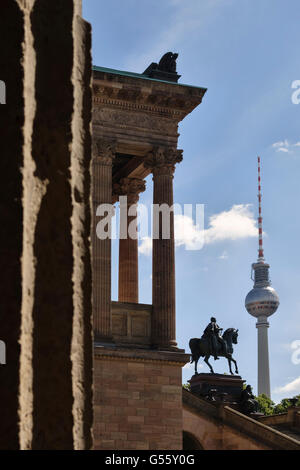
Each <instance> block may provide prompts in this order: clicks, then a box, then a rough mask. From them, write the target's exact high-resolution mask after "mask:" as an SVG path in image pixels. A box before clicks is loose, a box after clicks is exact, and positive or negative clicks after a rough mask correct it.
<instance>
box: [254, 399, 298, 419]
mask: <svg viewBox="0 0 300 470" xmlns="http://www.w3.org/2000/svg"><path fill="white" fill-rule="evenodd" d="M295 398H298V402H297V404H296V406H300V395H297V396H296V397H295ZM256 400H257V401H258V411H259V412H260V413H263V414H264V415H266V416H270V415H273V414H279V413H286V412H287V410H288V408H290V406H291V402H290V400H289V399H288V398H283V400H281V402H280V403H278V404H277V405H275V403H274V402H273V401H272V400H271V399H270V398H268V397H267V396H266V395H264V394H262V395H259V396H258V397H257V398H256Z"/></svg>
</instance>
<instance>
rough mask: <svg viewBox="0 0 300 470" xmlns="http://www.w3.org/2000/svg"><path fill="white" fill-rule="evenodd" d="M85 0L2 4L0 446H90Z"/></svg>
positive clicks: (25, 0) (88, 70) (87, 40)
mask: <svg viewBox="0 0 300 470" xmlns="http://www.w3.org/2000/svg"><path fill="white" fill-rule="evenodd" d="M80 4H81V2H80V1H77V0H56V1H55V2H49V0H23V1H22V0H19V1H17V0H15V1H13V0H10V1H9V0H4V9H3V4H2V5H1V20H0V22H1V23H0V40H1V44H6V45H7V50H5V54H4V55H3V56H2V55H1V62H2V63H0V65H1V67H0V73H2V74H3V75H2V76H0V79H1V80H4V81H6V83H7V90H8V93H7V104H6V105H3V106H1V108H0V109H1V111H2V112H4V116H5V114H6V117H5V119H4V120H3V123H1V147H2V155H1V159H0V161H1V163H0V165H1V166H0V173H1V174H0V178H1V198H0V209H1V214H0V215H1V221H2V224H3V226H4V230H2V229H1V230H0V256H1V258H0V263H1V274H0V296H1V311H0V315H1V317H0V322H1V324H0V339H2V340H3V341H5V342H6V345H7V364H6V365H5V366H0V367H1V368H0V373H1V378H0V406H1V408H3V409H4V410H5V411H4V412H3V413H1V420H0V448H23V449H72V448H77V449H79V448H90V447H91V446H92V430H91V429H92V329H91V325H92V318H91V312H92V307H91V266H90V243H89V238H90V158H91V133H90V122H91V54H90V48H91V38H90V37H91V31H90V26H89V25H88V24H87V23H85V22H84V21H83V20H82V18H81V17H80V16H78V15H79V14H80ZM2 23H3V24H2ZM19 377H20V379H19Z"/></svg>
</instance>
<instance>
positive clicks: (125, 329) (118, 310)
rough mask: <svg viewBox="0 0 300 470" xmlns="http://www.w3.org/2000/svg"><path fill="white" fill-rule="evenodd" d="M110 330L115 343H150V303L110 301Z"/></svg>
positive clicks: (145, 344) (146, 344)
mask: <svg viewBox="0 0 300 470" xmlns="http://www.w3.org/2000/svg"><path fill="white" fill-rule="evenodd" d="M111 310H112V332H113V338H114V340H115V342H116V343H119V344H120V343H121V344H122V343H125V344H128V343H130V344H133V345H144V346H148V345H150V344H151V314H152V305H148V304H134V303H127V302H112V303H111Z"/></svg>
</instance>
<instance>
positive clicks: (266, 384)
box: [245, 157, 279, 397]
mask: <svg viewBox="0 0 300 470" xmlns="http://www.w3.org/2000/svg"><path fill="white" fill-rule="evenodd" d="M257 163H258V260H257V262H256V263H253V264H252V272H253V271H254V279H252V280H253V281H254V286H253V289H252V290H251V291H250V292H248V294H247V296H246V299H245V307H246V310H247V311H248V313H250V315H252V316H253V317H255V318H256V319H257V322H256V328H257V351H258V374H257V375H258V377H257V378H258V381H257V385H258V387H257V388H258V395H261V394H262V393H264V394H265V395H267V396H268V397H270V396H271V390H270V370H269V347H268V328H269V322H268V317H270V316H271V315H273V313H275V312H276V310H277V308H278V306H279V297H278V295H277V292H276V291H275V289H274V288H273V287H271V283H270V279H269V268H270V265H269V264H268V263H266V262H265V259H264V250H263V237H262V235H263V233H262V215H261V177H260V157H257Z"/></svg>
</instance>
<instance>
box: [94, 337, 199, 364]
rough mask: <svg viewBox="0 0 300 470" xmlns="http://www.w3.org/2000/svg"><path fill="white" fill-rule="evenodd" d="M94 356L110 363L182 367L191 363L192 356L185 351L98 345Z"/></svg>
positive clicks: (95, 347) (95, 346)
mask: <svg viewBox="0 0 300 470" xmlns="http://www.w3.org/2000/svg"><path fill="white" fill-rule="evenodd" d="M94 355H95V357H96V358H99V359H109V360H110V361H131V362H149V363H151V362H156V363H161V364H166V365H172V366H180V367H183V366H184V365H185V364H186V363H187V362H189V361H190V355H189V354H185V352H184V351H183V350H178V351H159V350H153V349H137V348H135V349H130V348H121V347H118V346H116V347H111V346H110V347H107V346H104V345H99V344H97V343H96V344H95V345H94Z"/></svg>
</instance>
